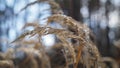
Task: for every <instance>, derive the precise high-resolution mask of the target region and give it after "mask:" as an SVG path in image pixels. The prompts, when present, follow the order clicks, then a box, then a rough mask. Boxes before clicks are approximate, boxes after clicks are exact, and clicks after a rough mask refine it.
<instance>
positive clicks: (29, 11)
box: [0, 0, 120, 62]
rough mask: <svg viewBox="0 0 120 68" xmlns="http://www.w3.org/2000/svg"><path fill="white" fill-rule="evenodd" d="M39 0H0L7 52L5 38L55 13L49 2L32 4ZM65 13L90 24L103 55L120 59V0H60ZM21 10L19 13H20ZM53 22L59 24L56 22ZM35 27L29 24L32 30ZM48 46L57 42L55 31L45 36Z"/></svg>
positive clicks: (1, 47)
mask: <svg viewBox="0 0 120 68" xmlns="http://www.w3.org/2000/svg"><path fill="white" fill-rule="evenodd" d="M34 1H36V0H0V51H1V52H5V51H6V50H7V49H8V48H9V47H10V46H9V44H8V42H7V41H3V40H5V39H7V40H9V41H13V40H14V39H16V38H17V37H18V36H19V35H20V34H21V33H22V31H21V30H22V27H23V26H24V24H25V23H29V22H34V21H36V20H37V21H39V23H41V24H43V25H44V24H45V20H44V18H46V17H48V16H50V15H51V14H52V13H51V11H50V10H48V9H50V5H49V4H48V3H45V2H43V3H40V4H34V5H32V6H29V7H28V8H26V9H25V10H23V11H22V12H20V10H21V9H22V8H23V7H25V6H26V5H27V4H29V3H31V2H34ZM56 2H57V3H59V5H60V6H61V8H62V10H63V11H64V13H65V14H66V15H68V16H71V17H72V18H74V19H75V20H77V21H80V22H82V23H85V24H87V25H88V26H89V27H90V29H91V30H92V31H93V34H94V35H93V36H94V37H95V38H94V39H93V41H94V42H95V43H96V45H97V47H98V49H99V51H100V53H101V55H102V56H104V57H105V56H109V57H112V58H114V59H116V60H118V62H120V0H56ZM16 14H17V15H16ZM52 26H56V25H54V24H52ZM31 29H32V28H29V30H31ZM43 42H44V43H45V45H46V46H51V45H53V44H54V42H55V39H54V36H53V35H48V36H45V37H44V41H43Z"/></svg>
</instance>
